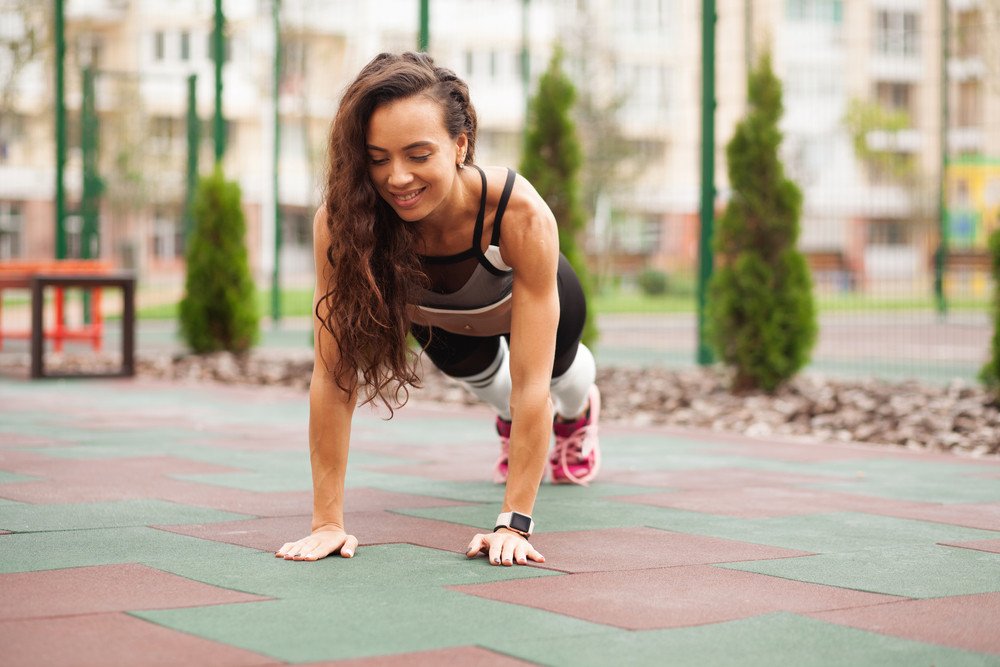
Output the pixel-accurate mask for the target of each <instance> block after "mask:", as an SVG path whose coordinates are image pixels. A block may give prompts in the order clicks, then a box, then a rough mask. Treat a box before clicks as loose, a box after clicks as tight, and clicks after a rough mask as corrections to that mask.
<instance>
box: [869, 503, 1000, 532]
mask: <svg viewBox="0 0 1000 667" xmlns="http://www.w3.org/2000/svg"><path fill="white" fill-rule="evenodd" d="M865 511H867V512H868V513H869V514H883V515H885V516H892V517H896V518H899V519H916V520H917V521H931V522H934V523H947V524H950V525H953V526H962V527H964V528H980V529H982V530H1000V503H963V504H950V505H939V504H927V503H909V506H907V505H903V504H901V505H899V506H898V507H893V506H890V505H886V504H884V503H878V504H873V505H872V506H871V507H870V508H868V509H867V510H865Z"/></svg>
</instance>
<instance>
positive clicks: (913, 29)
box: [875, 9, 920, 57]
mask: <svg viewBox="0 0 1000 667" xmlns="http://www.w3.org/2000/svg"><path fill="white" fill-rule="evenodd" d="M875 16H876V19H875V50H876V51H877V52H878V53H880V54H882V55H887V56H904V57H913V56H916V55H918V53H919V40H920V35H919V33H918V30H919V17H918V16H917V14H916V13H915V12H902V11H891V10H887V9H882V10H879V11H878V12H877V13H876V15H875Z"/></svg>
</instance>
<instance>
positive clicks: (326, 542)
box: [274, 528, 358, 560]
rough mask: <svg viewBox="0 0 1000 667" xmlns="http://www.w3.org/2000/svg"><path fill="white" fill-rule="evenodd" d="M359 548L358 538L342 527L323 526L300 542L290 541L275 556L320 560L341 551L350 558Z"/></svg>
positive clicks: (343, 555) (286, 558)
mask: <svg viewBox="0 0 1000 667" xmlns="http://www.w3.org/2000/svg"><path fill="white" fill-rule="evenodd" d="M357 548H358V538H356V537H354V536H353V535H348V534H347V533H345V532H344V530H343V529H342V528H321V529H319V530H316V531H313V534H312V535H310V536H309V537H303V538H302V539H301V540H299V541H298V542H289V543H287V544H286V545H285V546H283V547H281V548H280V549H278V551H277V552H276V553H275V554H274V557H275V558H284V559H285V560H319V559H320V558H326V557H327V556H329V555H330V554H332V553H336V552H338V551H339V552H340V555H341V556H342V557H344V558H350V557H352V556H353V555H354V552H355V550H357Z"/></svg>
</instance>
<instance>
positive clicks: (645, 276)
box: [636, 269, 670, 296]
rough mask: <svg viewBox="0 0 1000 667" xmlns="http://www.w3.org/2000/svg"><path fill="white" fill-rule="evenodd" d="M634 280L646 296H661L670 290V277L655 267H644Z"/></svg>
mask: <svg viewBox="0 0 1000 667" xmlns="http://www.w3.org/2000/svg"><path fill="white" fill-rule="evenodd" d="M636 282H638V283H639V289H641V290H642V293H643V294H645V295H646V296H663V295H664V294H666V293H667V292H668V291H670V279H669V278H668V277H667V274H666V273H664V272H663V271H657V270H656V269H644V270H643V272H642V273H640V274H639V277H638V278H637V280H636Z"/></svg>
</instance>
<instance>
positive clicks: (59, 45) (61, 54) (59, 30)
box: [54, 0, 66, 259]
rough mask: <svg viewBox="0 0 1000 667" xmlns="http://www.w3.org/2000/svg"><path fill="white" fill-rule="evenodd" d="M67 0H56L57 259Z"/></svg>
mask: <svg viewBox="0 0 1000 667" xmlns="http://www.w3.org/2000/svg"><path fill="white" fill-rule="evenodd" d="M63 4H64V0H55V29H54V32H55V47H56V53H55V67H56V72H55V74H56V82H55V83H56V90H55V98H56V99H55V116H56V202H55V204H56V220H55V223H56V243H55V251H56V259H65V258H66V190H65V186H64V184H63V172H65V170H66V79H65V62H66V30H65V16H64V6H63Z"/></svg>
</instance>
